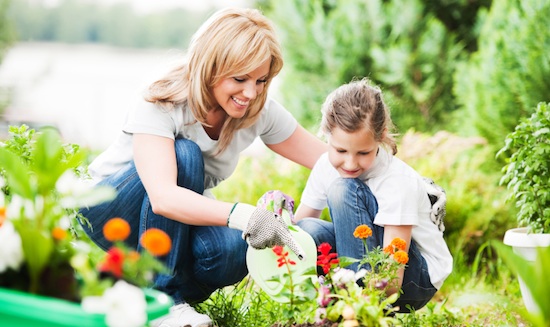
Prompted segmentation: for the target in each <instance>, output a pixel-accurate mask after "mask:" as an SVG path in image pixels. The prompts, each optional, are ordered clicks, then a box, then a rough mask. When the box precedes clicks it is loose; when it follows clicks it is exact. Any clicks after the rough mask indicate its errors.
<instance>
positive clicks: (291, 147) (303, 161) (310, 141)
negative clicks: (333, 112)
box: [267, 125, 328, 169]
mask: <svg viewBox="0 0 550 327" xmlns="http://www.w3.org/2000/svg"><path fill="white" fill-rule="evenodd" d="M267 147H268V148H270V149H271V150H273V151H274V152H276V153H278V154H279V155H281V156H283V157H285V158H287V159H289V160H292V161H294V162H295V163H297V164H300V165H302V166H304V167H307V168H309V169H312V168H313V165H315V162H316V161H317V159H319V156H320V155H321V154H323V153H324V152H326V151H327V149H328V146H327V144H326V143H325V142H323V141H321V140H320V139H319V138H317V137H316V136H315V135H313V134H311V133H310V132H308V131H307V130H306V129H305V128H303V127H302V126H300V125H298V127H296V130H294V133H292V134H291V135H290V137H289V138H287V139H286V140H284V141H283V142H281V143H277V144H267Z"/></svg>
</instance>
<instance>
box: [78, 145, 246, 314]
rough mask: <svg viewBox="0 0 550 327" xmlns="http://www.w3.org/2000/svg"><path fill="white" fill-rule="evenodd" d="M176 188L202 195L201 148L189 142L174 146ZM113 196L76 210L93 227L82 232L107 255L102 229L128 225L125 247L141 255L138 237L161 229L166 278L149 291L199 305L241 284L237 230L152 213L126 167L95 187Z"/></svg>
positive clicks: (243, 270) (132, 172) (243, 262)
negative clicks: (121, 222) (166, 247)
mask: <svg viewBox="0 0 550 327" xmlns="http://www.w3.org/2000/svg"><path fill="white" fill-rule="evenodd" d="M175 149H176V160H177V167H178V177H177V183H178V185H179V186H181V187H184V188H187V189H190V190H192V191H194V192H196V193H199V194H202V193H203V192H204V163H203V157H202V153H201V151H200V149H199V147H198V146H197V145H196V144H195V143H194V142H192V141H189V140H185V139H177V140H176V141H175ZM99 184H100V185H109V186H111V187H114V188H115V189H116V191H117V196H116V198H115V199H114V200H113V201H111V202H107V203H103V204H100V205H98V206H95V207H91V208H83V209H81V210H80V212H81V213H82V215H83V216H84V217H86V218H88V220H89V221H90V223H91V227H92V228H89V227H88V226H86V224H83V225H82V226H83V228H84V230H85V231H86V233H87V234H88V235H89V236H90V238H91V239H92V240H93V241H94V242H95V243H96V244H97V245H98V246H99V247H101V248H102V249H103V250H105V251H107V250H108V249H109V248H110V247H111V245H112V243H111V242H109V241H107V240H106V239H105V237H104V236H103V225H104V224H105V223H106V222H107V221H108V220H109V219H111V218H113V217H121V218H124V219H125V220H127V221H128V223H129V224H130V227H131V234H130V236H129V237H128V239H127V240H126V243H127V244H128V245H129V246H130V247H132V248H135V249H137V250H141V247H140V245H139V242H138V240H139V237H140V236H141V234H142V233H143V232H144V231H145V230H146V229H149V228H153V227H154V228H159V229H161V230H163V231H165V232H166V233H167V234H168V235H169V236H170V238H171V239H172V249H171V251H170V252H169V253H168V254H167V255H166V256H164V257H162V258H161V260H162V261H163V263H164V264H165V265H166V267H167V268H168V270H169V271H170V273H169V274H160V275H158V276H156V277H155V279H154V285H153V287H154V288H156V289H158V290H160V291H163V292H165V293H167V294H168V295H170V296H172V298H173V299H174V302H175V303H176V304H178V303H183V302H190V303H193V302H200V301H203V300H205V299H207V298H208V297H209V296H210V295H211V294H212V293H213V292H214V291H215V290H217V289H219V288H222V287H225V286H228V285H232V284H234V283H237V282H239V281H240V280H242V279H243V278H244V277H245V276H246V275H247V273H248V270H247V268H246V259H245V258H246V250H247V246H248V245H247V243H246V242H245V241H244V240H243V239H242V237H241V233H242V232H241V231H238V230H235V229H230V228H229V227H223V226H193V225H188V224H184V223H180V222H177V221H175V220H172V219H168V218H165V217H163V216H159V215H157V214H155V213H154V212H153V210H152V208H151V203H150V201H149V197H148V196H147V193H146V192H145V188H144V187H143V184H142V183H141V180H140V178H139V176H138V174H137V171H136V167H135V165H134V163H133V162H130V163H129V164H128V165H127V166H126V167H124V168H122V169H121V170H120V171H118V172H117V173H115V174H113V175H111V176H109V177H108V178H106V179H105V180H103V181H101V182H100V183H99Z"/></svg>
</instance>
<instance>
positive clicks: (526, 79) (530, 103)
mask: <svg viewBox="0 0 550 327" xmlns="http://www.w3.org/2000/svg"><path fill="white" fill-rule="evenodd" d="M549 24H550V3H549V2H548V1H541V0H522V1H493V2H492V5H491V7H490V10H489V12H488V13H487V14H486V15H485V17H484V18H483V24H482V26H480V27H481V31H480V36H479V42H478V44H479V50H478V51H477V52H475V53H474V54H473V55H472V56H470V58H468V60H467V61H466V62H461V63H459V64H458V66H457V69H456V72H455V75H454V78H455V84H454V93H455V95H456V101H457V102H458V104H459V105H460V106H461V109H460V110H458V111H457V112H456V113H457V115H456V119H455V122H456V123H457V129H458V130H459V131H460V132H461V133H463V134H467V135H472V134H474V135H481V136H483V137H484V138H486V139H487V140H488V142H489V146H499V145H500V143H501V142H502V140H503V139H504V137H505V136H506V134H508V133H509V132H510V131H511V130H512V129H513V128H514V126H515V125H516V124H517V122H518V120H519V119H520V117H522V116H526V115H528V114H530V113H531V112H532V109H533V108H534V107H535V106H536V104H537V103H538V102H541V101H550V97H549V93H548V89H549V88H550V80H549V79H548V75H549V74H550V65H548V63H549V62H550V52H549V51H548V46H549V42H550V29H548V28H547V26H548V25H549ZM493 150H495V149H493Z"/></svg>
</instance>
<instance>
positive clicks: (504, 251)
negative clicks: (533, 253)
mask: <svg viewBox="0 0 550 327" xmlns="http://www.w3.org/2000/svg"><path fill="white" fill-rule="evenodd" d="M492 245H493V246H494V247H495V248H496V250H497V251H498V253H499V256H500V257H501V258H502V260H503V261H504V262H505V263H506V265H507V266H508V267H509V268H510V270H512V272H513V273H514V274H516V275H518V276H519V277H520V278H521V279H522V280H523V282H524V283H525V285H526V287H527V288H528V289H529V291H530V293H531V296H532V298H533V301H534V302H535V303H536V305H537V306H538V309H539V310H538V312H528V311H527V310H525V309H523V310H522V315H523V316H524V317H525V318H526V319H528V320H529V321H530V322H531V323H533V326H536V327H538V326H540V327H546V326H548V322H549V321H550V284H549V283H545V282H543V281H545V280H546V279H547V278H548V271H549V270H550V247H538V248H537V258H536V260H535V261H529V260H527V259H525V258H523V257H522V256H520V255H518V254H516V253H515V252H514V251H513V250H512V249H511V248H510V247H509V246H506V245H504V244H503V243H501V242H497V241H495V242H493V244H492Z"/></svg>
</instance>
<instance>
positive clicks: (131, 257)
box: [128, 251, 141, 262]
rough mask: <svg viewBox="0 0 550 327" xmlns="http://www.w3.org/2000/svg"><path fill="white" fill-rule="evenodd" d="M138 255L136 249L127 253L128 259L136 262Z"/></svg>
mask: <svg viewBox="0 0 550 327" xmlns="http://www.w3.org/2000/svg"><path fill="white" fill-rule="evenodd" d="M140 257H141V255H140V254H139V252H137V251H130V253H128V261H131V262H137V261H138V260H139V258H140Z"/></svg>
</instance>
